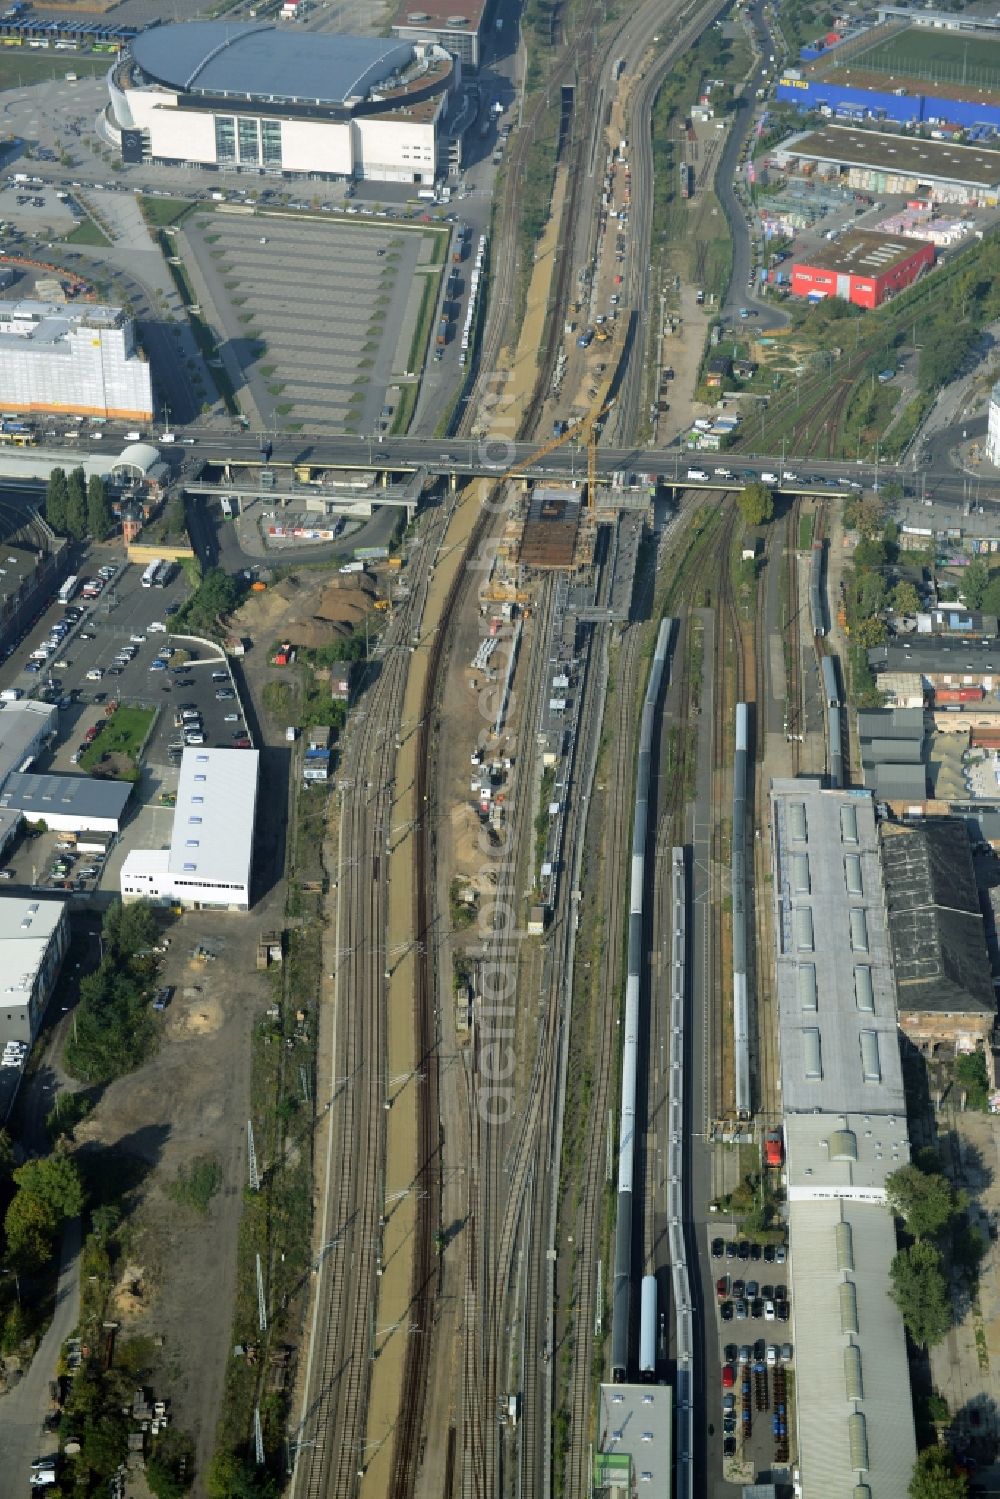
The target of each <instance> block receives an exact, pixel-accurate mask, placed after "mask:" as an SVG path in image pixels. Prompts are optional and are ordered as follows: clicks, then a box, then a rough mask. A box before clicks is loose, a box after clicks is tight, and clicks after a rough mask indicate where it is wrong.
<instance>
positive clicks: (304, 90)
mask: <svg viewBox="0 0 1000 1499" xmlns="http://www.w3.org/2000/svg"><path fill="white" fill-rule="evenodd" d="M132 56H133V57H134V59H135V61H136V63H137V64H138V65H139V67H140V68H141V69H142V71H143V72H144V73H145V74H146V75H147V76H148V77H150V78H152V79H154V80H155V81H156V82H158V83H162V84H164V85H166V86H167V87H169V88H176V89H179V90H181V91H182V92H195V93H202V94H214V95H218V96H223V97H225V96H227V95H232V96H234V97H240V98H242V99H244V100H252V99H269V100H270V99H273V100H286V101H287V100H299V101H301V102H303V103H304V102H306V101H308V102H311V103H317V104H330V105H337V104H346V103H347V102H348V101H350V100H353V99H361V98H364V97H365V96H366V95H367V94H368V93H369V92H370V90H371V89H372V88H373V87H374V86H375V85H376V84H378V83H382V82H383V81H384V80H386V79H387V78H389V77H391V76H392V75H393V74H394V73H397V72H398V71H400V70H401V69H403V68H405V67H406V66H407V64H408V63H409V62H410V60H411V58H412V57H413V47H412V44H411V43H409V42H402V41H399V39H398V38H396V37H389V38H386V37H374V36H347V35H345V34H344V33H343V32H340V31H336V32H323V31H303V30H301V29H300V28H299V27H287V28H286V27H277V26H255V25H242V24H238V23H234V22H231V21H181V22H177V23H174V24H171V25H167V26H154V27H151V28H150V29H149V30H148V31H143V32H141V33H140V35H139V36H137V37H136V38H135V40H134V41H133V43H132Z"/></svg>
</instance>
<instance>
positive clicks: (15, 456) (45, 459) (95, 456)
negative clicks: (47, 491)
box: [0, 447, 117, 483]
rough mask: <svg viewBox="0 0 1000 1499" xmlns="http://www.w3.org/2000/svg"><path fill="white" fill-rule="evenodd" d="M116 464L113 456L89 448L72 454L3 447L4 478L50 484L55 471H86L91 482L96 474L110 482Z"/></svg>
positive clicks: (1, 472) (59, 450)
mask: <svg viewBox="0 0 1000 1499" xmlns="http://www.w3.org/2000/svg"><path fill="white" fill-rule="evenodd" d="M116 461H117V459H116V458H115V456H114V455H113V454H112V453H93V452H88V451H87V450H86V449H81V450H80V451H79V453H70V452H67V450H66V449H65V448H4V447H0V478H2V479H20V480H28V481H31V480H35V481H37V480H39V479H42V480H44V481H45V482H46V483H47V482H48V480H49V478H50V477H51V475H52V470H53V469H54V468H62V469H67V470H68V469H71V468H82V469H83V471H84V473H85V474H86V476H87V478H88V479H90V478H92V477H93V476H94V474H97V476H98V478H101V479H110V478H111V470H112V468H113V467H114V465H115V463H116Z"/></svg>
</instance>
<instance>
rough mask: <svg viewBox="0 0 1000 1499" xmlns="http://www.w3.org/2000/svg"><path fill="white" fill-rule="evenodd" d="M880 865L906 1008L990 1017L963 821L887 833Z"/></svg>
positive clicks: (988, 980)
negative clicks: (988, 1014) (883, 877)
mask: <svg viewBox="0 0 1000 1499" xmlns="http://www.w3.org/2000/svg"><path fill="white" fill-rule="evenodd" d="M882 866H883V869H884V872H885V892H886V903H887V907H888V917H889V933H890V937H891V940H892V946H893V953H894V959H895V972H896V984H897V989H898V993H899V1005H900V1008H901V1009H904V1010H937V1011H949V1012H952V1013H980V1014H981V1013H984V1012H985V1013H993V1012H994V1011H995V1010H996V999H995V996H994V992H993V979H992V975H991V972H990V964H989V958H988V955H987V948H986V937H985V932H984V927H983V916H982V910H981V908H980V904H979V895H978V892H977V889H976V877H975V871H974V869H973V865H972V850H971V848H970V846H969V835H968V832H967V829H966V825H965V822H964V820H963V819H961V818H934V819H931V820H928V821H926V822H924V823H922V824H921V825H920V826H919V827H900V826H897V825H893V826H892V827H890V828H887V829H886V830H885V831H884V833H883V835H882Z"/></svg>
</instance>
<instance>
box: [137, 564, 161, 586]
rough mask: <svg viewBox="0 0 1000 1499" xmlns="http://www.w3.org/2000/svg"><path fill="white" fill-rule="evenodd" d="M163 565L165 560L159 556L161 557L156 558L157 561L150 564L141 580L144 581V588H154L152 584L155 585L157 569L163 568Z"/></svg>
mask: <svg viewBox="0 0 1000 1499" xmlns="http://www.w3.org/2000/svg"><path fill="white" fill-rule="evenodd" d="M162 566H163V561H162V558H159V557H158V558H157V559H156V561H155V562H151V563H150V564H149V566H148V567H147V568H146V571H145V572H144V573H143V575H142V579H141V582H142V586H143V588H152V586H153V579H154V578H155V577H156V574H157V570H158V569H159V568H161V567H162Z"/></svg>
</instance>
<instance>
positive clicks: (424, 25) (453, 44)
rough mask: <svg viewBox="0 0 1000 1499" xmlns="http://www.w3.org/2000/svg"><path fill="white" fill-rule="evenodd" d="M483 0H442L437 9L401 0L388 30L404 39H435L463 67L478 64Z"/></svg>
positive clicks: (484, 13) (409, 0)
mask: <svg viewBox="0 0 1000 1499" xmlns="http://www.w3.org/2000/svg"><path fill="white" fill-rule="evenodd" d="M485 15H486V0H445V4H444V5H440V6H438V8H437V10H434V9H431V10H422V9H421V8H420V7H419V5H414V3H413V0H402V4H401V5H400V7H399V10H398V11H397V12H396V19H395V20H394V21H393V23H392V34H393V36H398V37H399V38H400V39H401V40H402V41H405V42H418V43H419V42H436V43H437V45H438V46H439V47H443V48H445V50H446V51H448V52H450V53H451V54H452V56H453V57H457V58H458V60H459V62H460V63H461V64H462V66H463V68H468V69H470V70H475V69H477V68H478V67H479V62H480V56H481V51H482V45H483V20H484V17H485Z"/></svg>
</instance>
